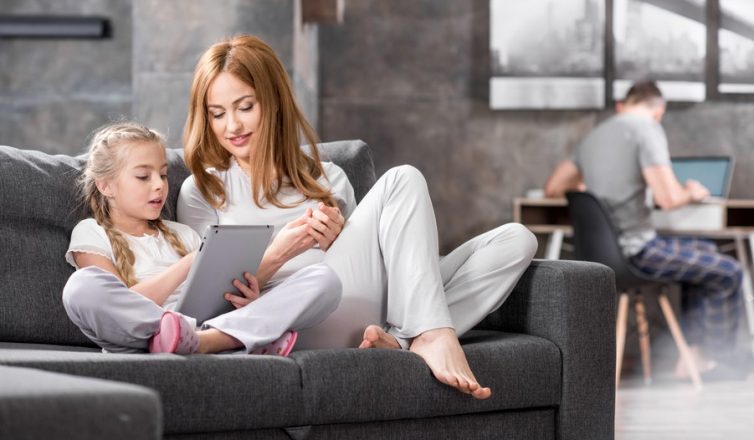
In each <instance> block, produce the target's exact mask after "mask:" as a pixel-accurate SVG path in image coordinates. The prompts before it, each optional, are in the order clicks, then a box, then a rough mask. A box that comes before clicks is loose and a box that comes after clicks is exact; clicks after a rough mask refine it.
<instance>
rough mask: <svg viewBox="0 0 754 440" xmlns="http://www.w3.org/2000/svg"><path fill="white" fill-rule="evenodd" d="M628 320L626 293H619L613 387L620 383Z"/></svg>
mask: <svg viewBox="0 0 754 440" xmlns="http://www.w3.org/2000/svg"><path fill="white" fill-rule="evenodd" d="M627 322H628V293H625V292H624V293H621V294H620V298H619V299H618V321H617V323H616V325H617V327H616V329H615V337H616V350H615V388H616V389H617V388H618V385H619V384H620V371H621V368H622V367H623V351H624V349H625V347H626V325H627Z"/></svg>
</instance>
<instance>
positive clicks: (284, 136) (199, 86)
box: [183, 35, 335, 208]
mask: <svg viewBox="0 0 754 440" xmlns="http://www.w3.org/2000/svg"><path fill="white" fill-rule="evenodd" d="M223 72H227V73H230V74H233V75H235V76H236V77H238V78H239V79H240V80H241V81H243V82H244V83H246V84H248V85H250V86H251V87H253V88H254V90H255V91H256V98H257V102H258V104H259V105H260V109H261V111H262V112H261V120H260V122H259V128H258V129H257V132H256V137H257V144H256V147H255V148H254V149H253V151H252V153H251V154H252V157H251V158H250V161H249V162H250V164H251V187H252V194H253V199H254V203H255V204H256V205H257V206H260V207H261V204H260V200H261V199H262V198H264V199H266V200H267V201H268V202H270V203H272V204H273V205H275V206H277V207H280V208H287V207H289V206H287V205H284V204H283V203H282V202H280V200H279V199H278V198H277V194H278V192H279V191H280V188H281V187H282V185H283V177H285V176H287V177H288V178H289V179H290V184H291V185H292V186H293V187H294V188H295V189H297V190H298V191H299V192H301V193H302V194H303V195H304V196H305V197H306V198H308V199H317V200H321V201H322V202H324V203H325V204H327V205H330V206H335V201H334V199H333V197H332V193H331V192H330V191H329V190H328V189H327V188H324V187H323V186H322V185H320V184H319V183H318V182H317V179H318V178H319V177H320V176H323V175H324V174H325V172H324V169H323V168H322V164H321V163H320V158H319V153H318V151H317V147H316V143H317V137H316V134H315V132H314V129H313V128H312V127H311V125H309V123H308V122H307V121H306V118H305V117H304V114H303V113H302V112H301V110H300V109H299V108H298V105H297V104H296V101H295V99H294V97H293V92H292V90H291V84H290V81H289V79H288V74H287V73H286V71H285V67H283V64H282V63H281V62H280V60H279V59H278V57H277V56H276V55H275V53H274V52H273V51H272V49H271V48H270V47H269V46H268V45H267V44H266V43H265V42H264V41H262V40H260V39H259V38H256V37H253V36H251V35H240V36H237V37H234V38H230V39H228V40H225V41H222V42H220V43H217V44H215V45H213V46H212V47H210V48H209V49H207V51H206V52H204V54H203V55H202V56H201V58H200V59H199V62H198V63H197V65H196V70H195V71H194V80H193V84H192V85H191V95H190V98H189V110H188V118H187V119H186V127H185V129H184V132H183V145H184V149H185V154H184V156H185V161H186V164H187V165H188V168H189V169H190V170H191V173H192V174H193V175H194V178H195V179H196V184H197V187H198V188H199V191H201V193H202V195H203V196H204V198H205V199H206V200H207V201H208V202H209V203H210V204H211V205H212V206H213V207H215V208H220V207H222V206H223V205H224V204H225V201H226V197H227V196H226V193H225V188H224V187H223V184H222V182H221V181H220V179H218V178H217V177H216V176H214V175H212V174H210V173H208V172H207V171H206V169H207V168H209V167H214V168H216V169H218V170H226V169H228V167H230V159H231V154H230V153H229V152H228V151H227V150H225V149H224V148H223V147H222V145H220V143H219V142H218V140H217V138H216V136H215V135H214V133H213V132H212V129H211V127H210V123H209V121H208V118H207V112H208V111H207V91H208V90H209V86H210V84H211V83H212V81H213V80H214V79H215V78H217V76H218V75H219V74H220V73H223ZM302 134H303V136H304V138H305V139H306V142H307V143H308V144H309V146H310V152H309V154H306V153H304V152H303V151H302V150H301V148H300V145H301V135H302Z"/></svg>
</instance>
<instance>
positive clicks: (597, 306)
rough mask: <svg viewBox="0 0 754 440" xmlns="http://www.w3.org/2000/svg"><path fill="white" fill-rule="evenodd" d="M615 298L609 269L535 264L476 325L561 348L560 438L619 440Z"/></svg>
mask: <svg viewBox="0 0 754 440" xmlns="http://www.w3.org/2000/svg"><path fill="white" fill-rule="evenodd" d="M615 299H616V295H615V276H614V273H613V271H612V270H611V269H609V268H608V267H606V266H603V265H600V264H596V263H586V262H580V261H552V260H534V261H533V262H532V263H531V266H530V267H529V268H528V269H527V270H526V272H525V273H524V275H523V276H522V277H521V279H520V280H519V282H518V284H517V285H516V288H515V289H514V290H513V292H512V293H511V295H510V297H509V298H508V300H507V301H506V302H505V304H503V306H502V307H500V308H499V309H498V310H496V311H495V312H493V313H492V314H490V315H489V316H488V317H487V318H486V319H485V320H484V321H482V322H481V323H480V324H479V325H478V326H477V328H480V329H491V330H499V331H506V332H513V333H525V334H530V335H535V336H540V337H542V338H546V339H548V340H550V341H552V342H553V343H555V345H557V346H558V348H560V352H561V356H562V362H563V370H562V381H563V389H562V395H561V404H560V407H559V408H558V439H560V440H570V439H582V440H583V439H611V438H613V437H614V430H615V426H614V423H615V422H614V416H615Z"/></svg>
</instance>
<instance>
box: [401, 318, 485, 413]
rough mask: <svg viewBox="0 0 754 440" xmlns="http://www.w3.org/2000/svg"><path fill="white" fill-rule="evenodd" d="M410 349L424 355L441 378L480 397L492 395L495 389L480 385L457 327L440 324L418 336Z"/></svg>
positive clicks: (425, 359)
mask: <svg viewBox="0 0 754 440" xmlns="http://www.w3.org/2000/svg"><path fill="white" fill-rule="evenodd" d="M410 350H411V351H412V352H414V353H416V354H418V355H419V356H421V357H422V359H424V362H426V363H427V365H428V366H429V369H430V370H432V374H434V376H435V377H436V378H437V380H439V381H440V382H442V383H444V384H446V385H449V386H451V387H453V388H456V389H458V390H459V391H461V392H464V393H466V394H471V395H472V396H474V397H475V398H477V399H486V398H488V397H490V396H491V395H492V390H491V389H489V388H486V387H482V386H481V385H479V382H477V380H476V378H475V377H474V373H472V372H471V367H469V363H468V361H467V360H466V354H465V353H464V352H463V349H462V348H461V343H460V342H458V337H457V336H456V332H455V330H453V329H451V328H438V329H434V330H429V331H426V332H424V333H422V334H420V335H419V336H417V337H415V338H414V340H413V342H412V343H411V348H410Z"/></svg>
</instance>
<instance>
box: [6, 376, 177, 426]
mask: <svg viewBox="0 0 754 440" xmlns="http://www.w3.org/2000/svg"><path fill="white" fill-rule="evenodd" d="M0 377H2V378H3V379H2V381H0V438H7V439H12V438H17V439H21V438H23V439H53V438H76V439H81V440H86V439H102V438H107V439H109V440H117V439H124V440H125V439H128V440H130V439H145V440H146V439H159V438H162V411H161V409H160V399H159V397H158V396H157V393H155V392H154V391H152V390H149V389H147V388H143V387H139V386H135V385H129V384H124V383H116V382H110V381H104V380H99V379H91V378H82V377H76V376H70V375H66V374H58V373H50V372H46V371H39V370H32V369H27V368H13V367H3V366H0Z"/></svg>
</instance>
